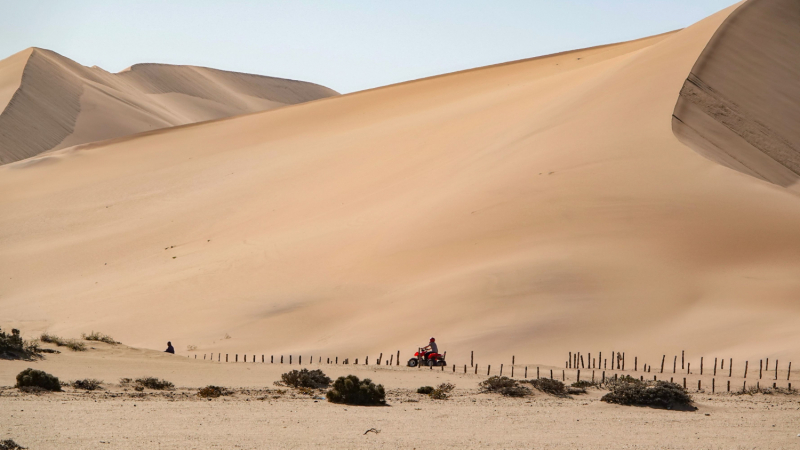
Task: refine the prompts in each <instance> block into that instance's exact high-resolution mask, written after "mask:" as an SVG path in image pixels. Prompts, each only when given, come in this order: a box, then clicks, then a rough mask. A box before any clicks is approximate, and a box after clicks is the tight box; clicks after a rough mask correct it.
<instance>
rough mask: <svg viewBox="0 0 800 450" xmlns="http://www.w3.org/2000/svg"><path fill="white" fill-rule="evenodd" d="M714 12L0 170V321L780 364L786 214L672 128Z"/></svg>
mask: <svg viewBox="0 0 800 450" xmlns="http://www.w3.org/2000/svg"><path fill="white" fill-rule="evenodd" d="M738 6H739V5H736V6H734V7H730V8H727V9H726V10H724V11H722V12H720V13H718V14H715V15H713V16H711V17H709V18H708V19H706V20H704V21H701V22H699V23H698V24H695V25H693V26H691V27H689V28H686V29H684V30H681V31H679V32H676V33H672V34H667V35H661V36H656V37H652V38H647V39H641V40H638V41H632V42H627V43H620V44H617V45H612V46H605V47H600V48H591V49H584V50H579V51H575V52H570V53H565V54H559V55H553V56H550V57H545V58H536V59H532V60H525V61H520V62H517V63H511V64H505V65H500V66H494V67H488V68H481V69H475V70H471V71H466V72H461V73H456V74H451V75H444V76H439V77H434V78H430V79H424V80H418V81H414V82H409V83H404V84H400V85H395V86H388V87H384V88H380V89H375V90H371V91H365V92H360V93H355V94H349V95H345V96H338V97H333V98H328V99H324V100H321V101H316V102H309V103H303V104H299V105H295V106H291V107H287V108H280V109H276V110H272V111H267V112H263V113H256V114H250V115H244V116H240V117H235V118H229V119H225V120H219V121H213V122H208V123H201V124H195V125H192V126H186V127H179V128H174V129H167V130H162V131H160V132H157V133H149V134H143V135H137V136H133V137H129V138H125V139H119V140H116V141H113V142H105V143H97V144H92V145H88V146H84V147H82V148H80V149H77V148H72V149H69V150H67V149H64V150H59V151H54V152H50V153H48V154H46V155H41V156H39V157H38V158H36V160H37V161H40V162H41V163H40V164H27V163H26V162H17V163H12V164H7V165H5V166H3V167H0V211H3V213H2V214H0V252H2V255H0V256H2V257H0V273H3V274H5V276H7V277H8V279H4V280H3V283H2V284H0V308H2V309H3V311H4V312H5V314H6V315H5V317H8V319H6V320H8V321H9V322H10V324H9V325H6V326H11V325H15V326H18V327H19V328H21V329H24V330H31V332H33V333H35V332H36V331H41V330H44V329H49V330H51V331H53V332H55V333H56V334H59V335H66V336H70V335H75V334H76V333H80V332H83V331H86V330H87V329H102V330H112V331H113V334H114V337H115V338H116V339H118V340H121V341H123V342H125V343H127V344H130V345H133V346H144V347H150V348H160V347H161V346H162V345H163V343H164V342H165V341H166V340H171V341H172V342H173V343H174V344H176V348H178V349H179V350H180V349H183V348H185V345H187V344H192V345H197V346H198V348H199V350H198V351H200V352H209V351H213V352H215V353H216V352H223V353H248V354H250V353H258V354H301V353H302V354H314V355H330V356H336V355H339V356H343V357H344V356H347V357H355V356H357V355H367V354H369V355H375V354H378V353H380V352H383V353H384V354H389V353H390V352H394V351H396V350H398V349H402V350H403V352H404V354H407V351H408V350H409V349H415V348H416V346H417V345H418V344H419V343H420V341H423V342H426V341H427V338H428V337H430V336H431V335H434V336H436V338H437V340H438V341H439V342H440V348H442V349H443V350H444V349H446V350H447V351H448V357H451V356H452V357H454V358H456V359H459V356H458V355H461V358H460V359H461V360H462V361H463V355H467V354H469V351H471V350H474V351H475V352H476V355H480V357H481V358H482V359H483V358H489V357H488V356H487V355H491V358H492V359H494V360H496V361H500V360H505V358H510V355H516V357H517V361H533V360H535V361H537V362H541V363H552V364H554V365H556V366H561V365H563V364H564V361H563V355H564V354H565V353H566V351H567V350H570V349H575V350H581V351H588V350H589V347H590V346H594V347H595V348H592V350H593V351H594V350H596V351H603V352H604V355H605V354H610V352H611V351H612V350H617V351H626V352H628V354H634V355H638V356H640V358H641V359H640V361H642V362H644V361H647V362H651V363H652V361H659V360H660V358H661V356H662V354H672V355H675V354H680V352H681V350H686V351H687V354H692V355H707V356H709V357H710V356H712V355H719V356H720V357H734V358H736V359H737V360H738V359H739V358H752V357H753V356H757V357H765V356H770V357H773V355H777V356H779V357H780V359H781V361H784V360H785V359H791V358H792V357H796V356H800V347H798V346H797V345H796V342H797V338H798V337H800V331H798V330H800V326H799V325H800V322H799V319H798V317H800V314H798V313H800V311H799V310H798V308H800V306H798V304H797V301H796V299H797V298H798V296H800V280H798V279H797V277H796V274H797V273H798V271H800V261H798V259H797V254H798V253H799V252H800V227H798V226H797V225H798V224H800V200H798V197H797V196H796V194H795V193H793V192H791V191H789V190H787V189H784V188H782V187H780V186H776V185H774V184H770V183H767V182H765V181H763V180H760V179H757V178H754V177H750V176H745V175H743V174H741V173H738V172H735V171H732V170H730V169H728V168H726V167H722V166H720V165H719V164H718V163H716V162H713V161H709V160H707V159H705V158H702V157H700V156H699V155H698V154H697V153H696V152H695V151H694V150H692V149H691V148H688V147H687V146H685V145H684V144H682V143H681V142H680V141H679V140H678V139H677V138H676V135H675V134H674V133H673V129H672V123H671V120H672V119H671V118H672V115H673V111H674V109H675V105H676V101H677V98H678V96H679V93H680V91H681V87H682V86H683V85H684V83H685V82H686V79H687V77H688V75H689V73H690V72H691V70H692V67H693V66H694V65H695V63H696V62H697V60H698V59H699V58H700V56H701V54H702V53H703V51H704V49H706V47H707V44H708V43H709V41H710V40H711V39H712V37H713V36H714V35H715V33H716V31H717V30H718V29H719V27H720V26H721V25H722V24H723V23H724V22H725V19H727V18H728V16H729V15H730V14H731V13H732V12H733V11H735V10H736V8H737V7H738ZM226 333H227V334H228V335H230V336H231V339H225V338H224V336H225V335H226ZM606 352H608V353H606Z"/></svg>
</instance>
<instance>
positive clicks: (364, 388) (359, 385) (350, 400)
mask: <svg viewBox="0 0 800 450" xmlns="http://www.w3.org/2000/svg"><path fill="white" fill-rule="evenodd" d="M327 397H328V401H329V402H331V403H345V404H348V405H384V404H386V391H384V389H383V385H381V384H377V385H376V384H375V383H373V382H372V380H370V379H369V378H365V379H364V380H359V379H358V377H357V376H355V375H348V376H346V377H339V378H338V379H337V380H336V381H335V382H334V383H333V389H331V390H330V391H328V394H327Z"/></svg>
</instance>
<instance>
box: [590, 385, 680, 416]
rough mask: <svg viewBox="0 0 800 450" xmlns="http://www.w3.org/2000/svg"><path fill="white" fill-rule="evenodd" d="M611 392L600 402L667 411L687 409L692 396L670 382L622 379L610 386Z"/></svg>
mask: <svg viewBox="0 0 800 450" xmlns="http://www.w3.org/2000/svg"><path fill="white" fill-rule="evenodd" d="M610 389H611V392H609V393H608V394H606V395H604V396H603V397H602V398H601V399H600V400H602V401H604V402H608V403H615V404H618V405H639V406H654V407H660V408H667V409H675V408H686V407H690V406H691V404H692V396H691V395H689V393H688V392H686V389H684V388H683V387H682V386H681V385H679V384H676V383H670V382H668V381H641V380H637V379H635V378H633V377H627V378H625V379H624V381H623V379H622V378H620V380H617V381H616V382H614V383H611V385H610Z"/></svg>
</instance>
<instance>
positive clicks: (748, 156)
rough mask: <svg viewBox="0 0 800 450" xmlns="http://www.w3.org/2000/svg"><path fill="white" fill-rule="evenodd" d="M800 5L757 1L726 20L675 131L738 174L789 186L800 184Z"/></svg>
mask: <svg viewBox="0 0 800 450" xmlns="http://www.w3.org/2000/svg"><path fill="white" fill-rule="evenodd" d="M798 80H800V7H798V4H797V2H796V1H794V0H751V1H749V2H747V3H746V4H744V5H743V6H742V7H740V8H739V9H737V10H736V11H735V12H734V13H733V14H731V16H730V17H729V18H728V19H727V20H726V21H725V23H724V24H723V25H722V26H721V27H720V29H719V30H717V32H716V33H715V35H714V37H713V38H712V39H711V41H710V42H709V44H708V46H707V47H706V49H705V50H704V51H703V54H702V55H701V56H700V58H699V59H698V61H697V63H696V64H695V66H694V68H692V73H691V74H690V76H689V78H688V79H687V80H686V83H685V84H684V86H683V89H682V90H681V95H680V97H679V99H678V103H677V105H676V107H675V112H674V116H673V128H674V130H675V134H676V135H677V136H678V137H679V138H680V139H681V140H682V141H683V142H685V143H686V144H687V145H689V146H690V147H692V148H693V149H695V150H696V151H697V152H699V153H700V154H702V155H704V156H705V157H707V158H709V159H711V160H713V161H716V162H718V163H720V164H723V165H725V166H727V167H730V168H732V169H735V170H738V171H740V172H743V173H746V174H748V175H752V176H755V177H757V178H760V179H763V180H767V181H769V182H771V183H775V184H778V185H781V186H790V185H793V184H795V183H796V182H797V180H798V178H800V127H798V126H797V123H798V121H800V83H798Z"/></svg>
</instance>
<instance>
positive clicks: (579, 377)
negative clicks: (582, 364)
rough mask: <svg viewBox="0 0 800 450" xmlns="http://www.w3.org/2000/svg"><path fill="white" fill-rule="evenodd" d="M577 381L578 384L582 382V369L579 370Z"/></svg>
mask: <svg viewBox="0 0 800 450" xmlns="http://www.w3.org/2000/svg"><path fill="white" fill-rule="evenodd" d="M577 381H578V382H580V381H581V369H578V378H577Z"/></svg>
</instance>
